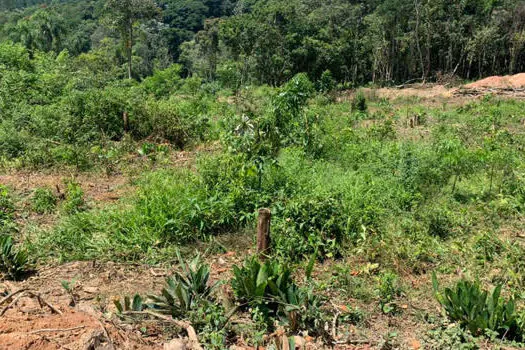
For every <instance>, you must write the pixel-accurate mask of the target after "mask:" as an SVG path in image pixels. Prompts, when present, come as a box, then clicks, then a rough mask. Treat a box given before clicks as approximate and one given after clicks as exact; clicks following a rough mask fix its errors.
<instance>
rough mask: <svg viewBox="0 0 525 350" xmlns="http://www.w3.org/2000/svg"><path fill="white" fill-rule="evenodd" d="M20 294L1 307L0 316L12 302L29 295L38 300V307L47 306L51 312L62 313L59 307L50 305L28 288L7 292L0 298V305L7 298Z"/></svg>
mask: <svg viewBox="0 0 525 350" xmlns="http://www.w3.org/2000/svg"><path fill="white" fill-rule="evenodd" d="M18 294H20V295H19V296H18V297H17V298H16V299H15V300H14V301H12V302H11V303H10V304H9V305H7V306H6V307H4V308H3V309H2V311H0V316H3V315H4V314H5V313H6V311H7V310H9V308H10V307H12V306H13V305H14V304H16V302H17V301H18V300H19V299H20V298H22V297H24V296H30V297H33V298H36V299H37V300H38V303H39V304H40V307H44V305H45V306H47V307H48V308H49V309H50V310H51V311H52V312H54V313H56V314H59V315H62V311H60V310H59V309H57V308H56V307H54V306H53V305H51V304H50V303H49V302H48V301H47V300H45V299H44V298H42V296H41V295H40V293H37V292H34V291H31V290H29V289H26V288H24V289H19V290H17V291H15V292H13V293H11V294H9V295H8V296H6V297H5V298H3V299H2V300H0V305H2V304H4V303H6V302H8V301H9V300H11V299H13V297H14V296H16V295H18Z"/></svg>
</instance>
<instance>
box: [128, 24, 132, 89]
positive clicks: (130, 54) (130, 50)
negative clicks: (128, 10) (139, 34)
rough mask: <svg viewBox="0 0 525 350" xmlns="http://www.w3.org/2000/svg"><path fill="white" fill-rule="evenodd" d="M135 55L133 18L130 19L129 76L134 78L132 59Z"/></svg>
mask: <svg viewBox="0 0 525 350" xmlns="http://www.w3.org/2000/svg"><path fill="white" fill-rule="evenodd" d="M132 56H133V22H132V21H131V18H130V20H129V43H128V78H129V79H132V76H131V60H132Z"/></svg>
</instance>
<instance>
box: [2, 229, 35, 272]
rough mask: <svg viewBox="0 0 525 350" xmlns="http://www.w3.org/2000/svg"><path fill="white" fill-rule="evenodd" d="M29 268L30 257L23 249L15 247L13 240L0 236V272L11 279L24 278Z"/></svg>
mask: <svg viewBox="0 0 525 350" xmlns="http://www.w3.org/2000/svg"><path fill="white" fill-rule="evenodd" d="M28 267H29V257H28V254H27V251H25V250H24V249H23V248H20V247H18V248H17V247H15V245H14V242H13V238H12V237H11V236H10V235H7V234H0V272H2V273H3V274H5V276H6V277H7V278H9V279H13V280H18V279H20V278H22V277H23V276H24V275H25V274H26V273H27V272H28Z"/></svg>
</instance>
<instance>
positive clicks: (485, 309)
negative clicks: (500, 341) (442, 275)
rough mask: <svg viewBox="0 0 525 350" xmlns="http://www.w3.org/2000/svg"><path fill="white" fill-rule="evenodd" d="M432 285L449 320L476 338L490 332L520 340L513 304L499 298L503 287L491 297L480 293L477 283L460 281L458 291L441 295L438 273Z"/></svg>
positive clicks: (450, 291) (454, 290)
mask: <svg viewBox="0 0 525 350" xmlns="http://www.w3.org/2000/svg"><path fill="white" fill-rule="evenodd" d="M432 283H433V287H434V292H435V295H436V298H437V300H438V301H439V303H440V304H441V305H442V306H443V309H444V311H445V313H446V314H447V316H448V317H449V318H450V319H451V320H452V321H454V322H458V323H459V324H460V325H461V326H462V327H463V328H465V329H468V330H469V331H470V332H471V333H472V334H473V335H482V334H484V332H485V331H487V330H490V331H493V332H496V333H497V334H498V336H499V337H501V338H507V339H519V338H521V333H520V329H519V325H518V316H517V314H516V312H515V303H514V300H513V299H510V300H506V299H504V298H502V297H501V296H500V294H501V287H502V286H501V285H498V286H496V287H495V288H494V290H493V291H492V293H488V292H487V291H485V290H483V289H481V287H480V285H479V283H478V282H470V281H467V280H461V281H459V282H457V284H456V287H455V288H453V289H451V288H445V290H444V291H443V292H439V285H438V281H437V277H436V275H435V273H434V274H433V275H432Z"/></svg>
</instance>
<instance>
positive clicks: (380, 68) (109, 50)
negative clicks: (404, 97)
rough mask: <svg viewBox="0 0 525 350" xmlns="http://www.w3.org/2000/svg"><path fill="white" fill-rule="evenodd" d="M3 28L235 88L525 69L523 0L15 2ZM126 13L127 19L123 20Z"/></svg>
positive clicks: (77, 51) (39, 44)
mask: <svg viewBox="0 0 525 350" xmlns="http://www.w3.org/2000/svg"><path fill="white" fill-rule="evenodd" d="M0 6H1V7H0V10H3V12H2V13H1V14H0V24H1V25H2V28H1V31H0V37H1V38H2V39H3V40H11V41H13V42H19V43H21V44H23V45H24V46H25V47H26V48H27V49H29V50H30V51H31V52H34V51H35V50H39V51H44V52H49V51H54V52H55V53H56V54H58V53H60V52H62V51H64V50H67V52H68V53H69V54H70V55H72V56H78V55H81V54H87V53H89V54H92V55H97V56H99V57H100V56H103V57H104V59H106V60H109V61H111V62H112V64H113V65H114V66H115V67H120V66H122V65H125V64H129V60H130V57H129V54H131V56H132V62H133V63H135V67H134V68H133V70H132V76H133V77H135V78H138V79H142V78H144V77H146V76H149V75H151V74H152V72H153V71H154V70H155V69H163V68H166V67H168V66H169V65H170V64H171V63H174V62H179V63H182V64H183V74H185V75H197V76H200V77H202V78H205V79H207V80H218V81H220V82H221V83H222V84H225V85H228V86H231V87H235V86H236V85H239V84H240V85H242V84H247V83H266V84H271V85H279V84H281V83H283V82H284V81H286V80H288V79H289V78H291V77H292V76H293V75H294V74H296V73H298V72H306V73H308V75H309V76H310V78H312V79H314V80H315V79H318V78H319V77H320V76H321V75H322V73H323V72H324V71H326V70H329V71H330V72H331V74H332V75H333V77H334V78H335V79H336V80H337V81H339V82H344V83H347V84H354V85H360V84H366V83H368V82H375V83H378V84H392V83H394V84H396V83H403V82H406V81H417V80H423V81H434V80H442V79H446V78H447V77H448V76H450V75H455V76H458V77H460V78H463V79H474V78H479V77H482V76H487V75H496V74H509V73H515V72H519V71H522V70H524V69H525V2H524V1H522V0H461V1H451V0H438V1H428V0H374V1H359V0H354V1H350V0H331V1H318V0H291V1H282V0H260V1H255V0H239V1H235V0H160V1H158V2H156V3H154V2H153V1H152V0H144V1H138V0H126V1H116V0H115V1H109V0H108V1H105V0H61V1H57V0H55V1H42V0H41V1H38V0H8V1H3V2H2V5H0ZM130 9H133V10H130ZM124 19H125V20H126V21H127V26H128V27H129V28H126V26H123V23H122V20H124Z"/></svg>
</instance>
